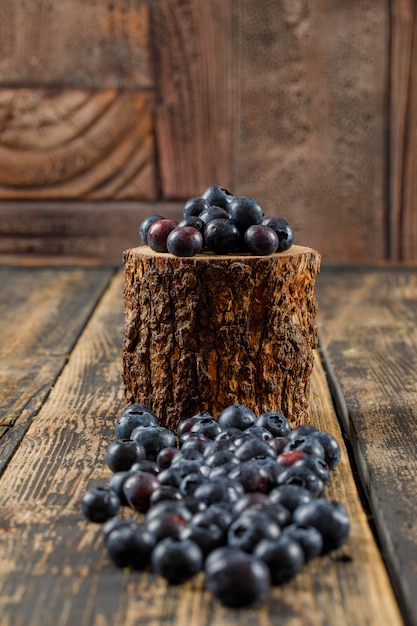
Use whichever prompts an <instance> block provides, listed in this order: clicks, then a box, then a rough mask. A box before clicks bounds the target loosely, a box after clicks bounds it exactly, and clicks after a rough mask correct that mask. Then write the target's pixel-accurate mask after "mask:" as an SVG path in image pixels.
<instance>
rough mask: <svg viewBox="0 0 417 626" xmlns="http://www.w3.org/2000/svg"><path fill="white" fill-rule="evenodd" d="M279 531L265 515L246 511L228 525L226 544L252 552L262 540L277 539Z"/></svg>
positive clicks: (276, 525) (272, 520)
mask: <svg viewBox="0 0 417 626" xmlns="http://www.w3.org/2000/svg"><path fill="white" fill-rule="evenodd" d="M280 534H281V529H280V527H279V525H278V524H277V522H276V521H275V520H274V519H273V518H272V517H271V516H270V515H268V514H267V513H265V512H262V511H256V510H250V509H249V510H247V511H244V512H243V513H241V514H240V515H239V516H238V517H237V518H236V519H235V520H234V521H233V522H232V523H231V525H230V527H229V530H228V532H227V544H228V545H229V546H230V547H231V548H238V549H240V550H244V551H245V552H252V551H253V549H254V548H255V546H256V545H257V544H258V543H259V542H260V541H261V540H262V539H278V537H279V536H280Z"/></svg>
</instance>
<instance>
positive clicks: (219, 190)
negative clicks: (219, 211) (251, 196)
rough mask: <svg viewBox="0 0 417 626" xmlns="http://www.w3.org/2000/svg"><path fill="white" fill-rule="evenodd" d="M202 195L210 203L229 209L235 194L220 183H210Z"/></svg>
mask: <svg viewBox="0 0 417 626" xmlns="http://www.w3.org/2000/svg"><path fill="white" fill-rule="evenodd" d="M201 195H202V197H203V198H205V199H206V200H207V201H208V203H209V204H210V205H216V206H219V207H222V208H223V209H227V207H228V206H229V204H230V201H231V199H232V198H233V194H232V193H231V192H230V191H228V190H227V189H225V188H224V187H221V186H220V185H210V187H207V189H205V190H204V191H203V193H202V194H201Z"/></svg>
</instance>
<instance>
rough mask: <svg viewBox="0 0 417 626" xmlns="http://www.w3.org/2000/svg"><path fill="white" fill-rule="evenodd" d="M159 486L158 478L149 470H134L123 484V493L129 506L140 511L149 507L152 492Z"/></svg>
mask: <svg viewBox="0 0 417 626" xmlns="http://www.w3.org/2000/svg"><path fill="white" fill-rule="evenodd" d="M159 486H160V483H159V480H158V479H157V478H156V476H154V475H153V474H150V473H149V472H135V473H133V474H131V475H130V476H128V478H126V480H125V481H124V484H123V493H124V495H125V498H126V500H127V501H128V503H129V506H130V507H131V508H132V509H133V510H135V511H139V512H140V513H145V512H146V511H147V510H148V509H149V502H150V498H151V495H152V493H153V492H154V491H155V490H156V489H158V487H159Z"/></svg>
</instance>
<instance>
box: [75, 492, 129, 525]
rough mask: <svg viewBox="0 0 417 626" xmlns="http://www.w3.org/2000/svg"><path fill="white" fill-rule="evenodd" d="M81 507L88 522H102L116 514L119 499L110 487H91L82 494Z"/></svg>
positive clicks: (118, 507)
mask: <svg viewBox="0 0 417 626" xmlns="http://www.w3.org/2000/svg"><path fill="white" fill-rule="evenodd" d="M81 508H82V512H83V514H84V517H85V518H86V519H88V520H89V521H90V522H95V523H97V524H103V523H104V522H106V521H107V520H108V519H110V518H111V517H114V516H115V515H117V513H118V511H119V509H120V499H119V497H118V496H117V494H116V493H115V492H114V491H112V490H111V489H104V488H103V487H93V488H92V489H90V490H89V491H87V492H86V493H85V494H84V496H83V498H82V501H81Z"/></svg>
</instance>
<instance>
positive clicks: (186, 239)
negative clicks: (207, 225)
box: [166, 226, 203, 257]
mask: <svg viewBox="0 0 417 626" xmlns="http://www.w3.org/2000/svg"><path fill="white" fill-rule="evenodd" d="M166 246H167V251H168V252H169V253H170V254H173V255H174V256H179V257H190V256H195V255H196V254H198V253H199V252H201V250H202V248H203V235H202V234H201V232H200V231H199V230H197V228H195V227H194V226H181V227H178V228H174V230H172V231H171V232H170V233H169V235H168V237H167V242H166Z"/></svg>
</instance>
